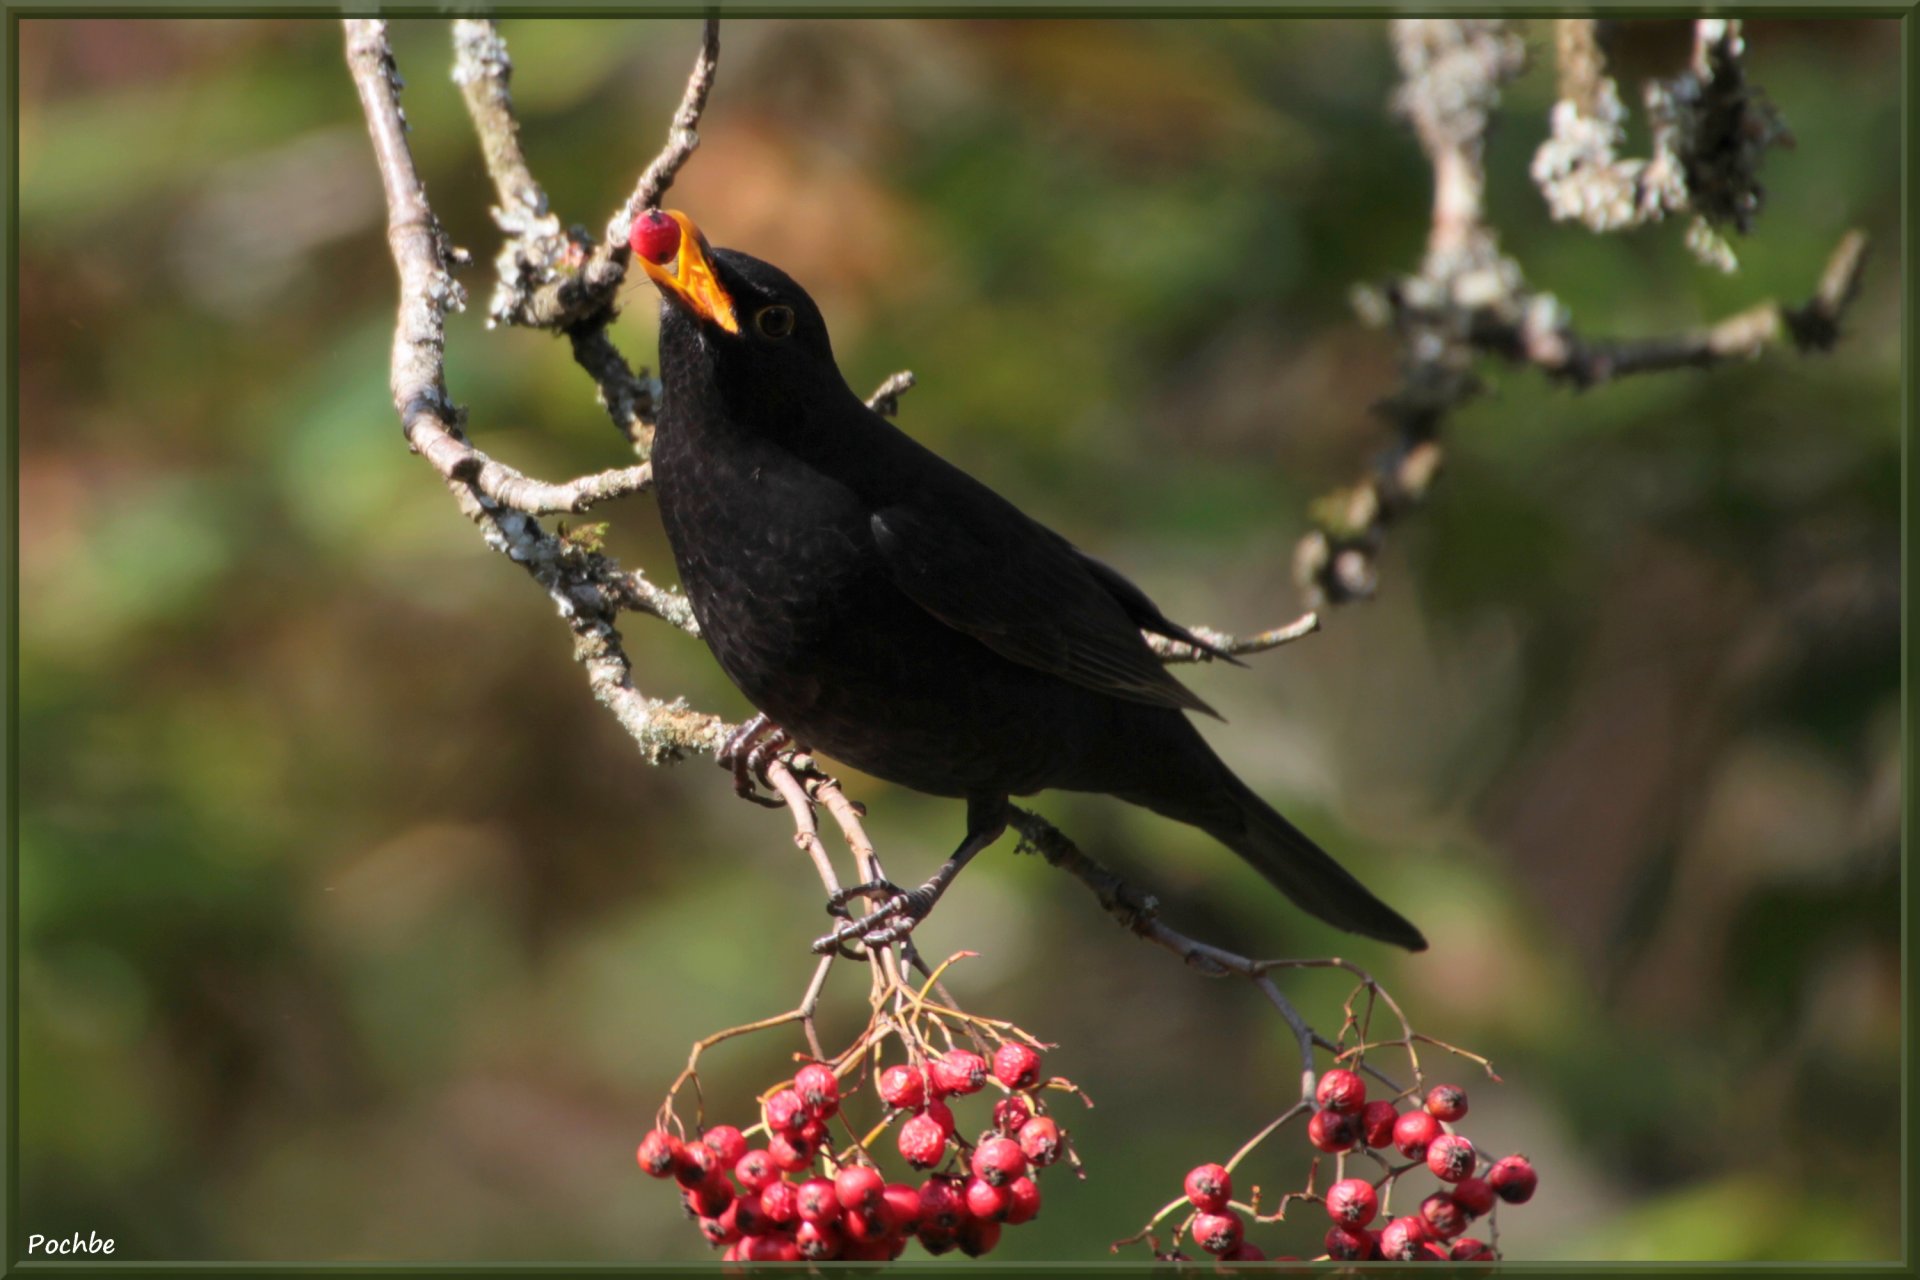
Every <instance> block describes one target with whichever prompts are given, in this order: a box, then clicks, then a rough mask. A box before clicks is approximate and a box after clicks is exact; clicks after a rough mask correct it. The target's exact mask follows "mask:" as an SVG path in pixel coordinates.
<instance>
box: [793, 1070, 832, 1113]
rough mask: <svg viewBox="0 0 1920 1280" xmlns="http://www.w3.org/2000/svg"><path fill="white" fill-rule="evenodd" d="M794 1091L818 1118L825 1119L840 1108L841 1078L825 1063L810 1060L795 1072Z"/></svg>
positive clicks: (808, 1110)
mask: <svg viewBox="0 0 1920 1280" xmlns="http://www.w3.org/2000/svg"><path fill="white" fill-rule="evenodd" d="M793 1091H794V1092H795V1093H797V1094H799V1095H800V1101H801V1102H802V1103H804V1104H806V1108H807V1112H808V1114H810V1115H812V1116H813V1117H814V1119H816V1120H825V1119H826V1118H827V1117H828V1116H831V1115H832V1114H833V1113H834V1112H836V1111H838V1110H839V1109H840V1078H839V1077H838V1076H836V1075H834V1074H833V1068H832V1067H829V1066H827V1065H826V1064H824V1063H820V1062H810V1063H808V1064H807V1065H806V1066H804V1067H802V1068H800V1070H799V1071H797V1072H796V1073H794V1077H793Z"/></svg>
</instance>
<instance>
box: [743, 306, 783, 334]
mask: <svg viewBox="0 0 1920 1280" xmlns="http://www.w3.org/2000/svg"><path fill="white" fill-rule="evenodd" d="M753 327H754V328H756V329H758V330H759V331H760V334H761V336H762V337H766V338H784V337H786V336H787V335H788V334H790V333H792V332H793V308H792V307H784V306H772V307H762V308H760V309H759V310H758V311H756V312H754V313H753Z"/></svg>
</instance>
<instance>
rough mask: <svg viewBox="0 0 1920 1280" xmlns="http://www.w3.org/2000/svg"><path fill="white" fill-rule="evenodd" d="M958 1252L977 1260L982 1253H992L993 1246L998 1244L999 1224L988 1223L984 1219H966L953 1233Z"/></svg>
mask: <svg viewBox="0 0 1920 1280" xmlns="http://www.w3.org/2000/svg"><path fill="white" fill-rule="evenodd" d="M955 1238H956V1239H957V1241H958V1242H959V1245H960V1252H962V1253H964V1254H966V1255H967V1256H968V1257H969V1258H977V1257H979V1256H980V1255H981V1254H984V1253H992V1252H993V1246H995V1245H997V1244H999V1243H1000V1224H999V1223H997V1222H989V1221H988V1220H986V1219H985V1218H968V1219H967V1220H966V1221H965V1222H963V1223H961V1224H960V1230H959V1231H958V1232H957V1233H955Z"/></svg>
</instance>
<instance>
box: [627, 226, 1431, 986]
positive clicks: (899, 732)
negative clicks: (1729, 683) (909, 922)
mask: <svg viewBox="0 0 1920 1280" xmlns="http://www.w3.org/2000/svg"><path fill="white" fill-rule="evenodd" d="M668 216H670V217H672V218H674V219H675V220H676V221H677V222H679V223H680V224H681V226H682V227H683V228H684V230H685V235H684V238H683V239H682V240H680V241H679V242H678V252H677V255H676V256H675V258H674V259H673V261H672V265H671V267H669V266H667V265H662V264H659V263H656V262H652V261H643V265H644V267H645V269H646V270H647V272H648V274H649V275H650V276H651V277H652V278H653V279H654V281H655V283H656V284H657V285H659V287H660V289H661V292H662V294H663V296H664V299H665V302H664V305H663V308H662V320H661V333H660V365H661V379H662V383H663V397H662V400H661V404H660V413H659V422H658V428H657V431H656V434H655V438H654V450H653V466H654V479H655V492H656V494H657V497H658V501H659V506H660V514H661V519H662V521H663V523H664V524H665V527H666V533H667V537H668V540H669V541H670V542H671V544H672V547H673V552H674V558H675V560H676V562H677V564H678V566H679V571H680V578H681V582H682V584H683V586H684V588H685V590H686V593H687V596H688V598H689V600H690V601H691V603H692V606H693V611H694V616H695V617H696V618H697V619H698V620H699V622H700V628H701V634H702V635H703V636H704V638H705V639H706V642H707V644H708V645H709V646H710V647H711V649H712V651H713V654H714V656H715V657H716V658H717V659H718V660H719V662H720V665H721V667H722V668H723V669H724V670H725V671H726V673H727V675H728V677H729V678H730V679H732V681H733V682H734V684H736V685H737V686H738V687H739V688H740V690H741V692H742V693H744V694H745V695H746V697H747V699H748V700H749V701H750V702H752V703H753V705H754V706H755V707H757V708H759V710H760V711H761V712H762V713H764V715H765V716H766V717H768V718H769V719H770V720H771V721H772V722H773V723H775V724H777V725H779V726H780V727H782V728H784V729H785V730H786V731H787V732H788V733H789V734H790V735H791V736H792V737H793V739H794V740H796V741H798V742H800V743H803V744H805V745H806V746H807V747H809V748H810V749H812V750H814V751H817V752H819V753H821V754H823V755H825V756H828V757H831V758H832V759H835V760H838V761H841V762H842V763H844V764H848V765H852V766H853V767H855V768H858V769H861V770H864V771H865V772H867V773H870V774H873V775H874V776H876V777H880V778H884V779H887V780H889V781H891V782H895V783H898V784H900V785H902V786H907V787H911V788H913V789H915V790H917V791H923V792H929V793H931V794H934V795H941V796H953V797H958V798H962V799H965V800H966V801H967V802H968V833H967V840H966V842H964V843H963V844H962V846H961V848H960V849H959V850H958V851H957V852H956V854H955V855H954V858H953V859H952V860H950V861H949V863H948V865H947V867H945V868H943V869H942V875H941V876H936V877H935V880H934V881H933V882H930V884H929V885H928V886H927V887H926V889H925V890H924V891H922V892H920V893H918V894H916V895H910V900H908V901H906V902H903V903H900V904H897V906H898V907H899V908H900V909H901V910H902V911H903V914H905V915H907V916H914V915H918V914H921V913H923V912H924V910H925V909H926V907H927V906H928V905H930V903H931V900H932V898H934V897H937V896H938V894H939V892H940V891H941V890H942V889H944V887H945V884H946V882H947V881H948V880H950V879H951V876H952V873H953V872H955V871H957V870H958V867H959V865H960V864H963V863H964V862H965V861H966V860H967V858H969V857H971V856H972V855H973V854H974V853H975V852H978V850H979V849H980V848H983V847H985V846H986V845H987V844H990V843H991V842H992V841H993V840H994V839H996V838H997V837H998V836H999V835H1000V834H1001V832H1002V831H1003V830H1004V828H1005V823H1006V805H1007V798H1008V797H1009V796H1014V795H1026V794H1030V793H1033V792H1036V791H1041V790H1046V789H1049V788H1059V789H1063V790H1070V791H1091V792H1105V793H1108V794H1111V795H1115V796H1118V797H1120V798H1121V799H1123V800H1127V801H1130V802H1132V803H1134V804H1138V805H1143V806H1145V807H1146V808H1148V809H1151V810H1153V811H1154V812H1156V813H1160V814H1164V815H1165V816H1167V817H1170V818H1174V819H1177V820H1179V821H1181V822H1186V823H1190V824H1192V825H1194V826H1196V827H1199V828H1200V829H1202V830H1204V831H1206V832H1208V833H1209V834H1211V835H1212V836H1214V837H1215V838H1216V839H1218V840H1220V841H1221V842H1222V843H1223V844H1225V845H1226V846H1227V847H1228V848H1230V849H1232V850H1233V851H1234V852H1236V853H1238V854H1239V855H1240V856H1241V857H1243V858H1245V859H1246V860H1247V861H1248V862H1250V863H1251V864H1253V866H1254V867H1256V868H1257V869H1258V870H1259V871H1260V872H1261V873H1262V874H1263V875H1265V876H1266V878H1267V879H1268V880H1270V881H1271V882H1272V883H1273V884H1275V885H1276V886H1277V887H1279V888H1280V889H1281V890H1282V891H1283V892H1284V893H1285V894H1286V895H1287V896H1288V897H1289V898H1291V899H1292V900H1293V901H1294V902H1296V903H1297V904H1299V905H1300V906H1301V907H1303V908H1305V909H1306V910H1307V911H1310V912H1312V913H1313V914H1314V915H1316V916H1319V917H1320V918H1321V919H1323V920H1326V921H1327V922H1329V923H1331V924H1334V925H1336V926H1338V927H1340V928H1342V929H1346V930H1349V931H1351V932H1354V933H1359V934H1364V935H1366V936H1369V937H1373V938H1379V939H1382V940H1385V941H1388V942H1393V943H1397V944H1399V945H1401V946H1405V947H1410V948H1415V949H1418V948H1422V947H1424V946H1425V945H1426V943H1425V941H1424V939H1423V938H1422V937H1421V935H1420V932H1419V931H1418V930H1417V929H1416V928H1414V927H1413V925H1411V924H1409V923H1408V922H1407V921H1406V920H1405V919H1403V918H1402V917H1401V916H1400V915H1399V914H1398V913H1396V912H1395V911H1393V910H1392V909H1391V908H1390V907H1388V906H1386V905H1385V904H1384V903H1382V902H1381V901H1380V900H1379V899H1377V898H1376V897H1374V896H1373V895H1372V894H1371V893H1369V892H1368V891H1367V889H1366V888H1365V887H1363V886H1362V885H1361V884H1360V883H1359V882H1358V881H1357V880H1355V879H1354V878H1353V876H1351V875H1350V874H1349V873H1348V872H1347V871H1345V870H1344V869H1343V868H1341V867H1340V866H1339V864H1337V863H1336V862H1334V860H1333V859H1332V858H1330V857H1329V856H1328V855H1327V854H1326V853H1324V852H1322V851H1321V849H1320V848H1319V847H1318V846H1317V845H1315V844H1314V842H1313V841H1312V840H1311V839H1309V838H1308V837H1307V836H1306V835H1304V834H1302V833H1301V832H1300V831H1299V830H1298V829H1296V828H1295V827H1294V826H1293V825H1292V824H1291V823H1289V822H1288V821H1287V820H1286V819H1285V818H1283V817H1281V816H1280V815H1279V814H1278V813H1276V812H1275V811H1274V810H1273V809H1272V808H1271V807H1269V806H1268V805H1267V804H1266V803H1265V802H1263V801H1262V800H1261V799H1260V798H1259V797H1257V796H1255V795H1254V794H1253V793H1252V792H1251V791H1250V790H1248V789H1247V787H1246V786H1245V785H1243V784H1242V783H1241V782H1240V780H1239V779H1238V778H1237V777H1235V776H1234V774H1233V772H1232V771H1231V770H1230V769H1228V768H1227V766H1226V765H1225V764H1223V763H1222V762H1221V761H1220V759H1219V758H1218V757H1217V756H1216V755H1215V754H1214V752H1213V751H1212V749H1211V748H1210V747H1208V745H1207V744H1206V742H1205V740H1204V739H1202V738H1201V736H1200V734H1199V733H1198V732H1197V731H1196V730H1195V729H1194V727H1193V725H1192V724H1191V723H1189V721H1188V719H1187V716H1186V714H1185V713H1186V712H1188V711H1202V712H1209V713H1211V708H1209V707H1208V706H1207V705H1206V704H1205V703H1204V702H1203V701H1201V700H1200V698H1199V697H1197V696H1196V695H1195V694H1193V693H1192V692H1191V691H1190V690H1188V689H1187V688H1186V687H1185V686H1184V685H1183V684H1181V683H1180V681H1179V680H1177V679H1176V678H1175V677H1174V676H1173V675H1172V674H1171V673H1170V672H1169V671H1168V670H1167V669H1166V667H1165V666H1164V665H1163V664H1162V663H1161V662H1160V661H1159V660H1158V659H1157V657H1156V656H1155V655H1154V654H1153V652H1152V651H1151V650H1150V649H1149V648H1148V646H1147V644H1146V642H1145V640H1144V639H1143V638H1142V636H1141V631H1142V630H1143V629H1144V630H1146V631H1150V632H1154V633H1157V634H1159V635H1163V636H1169V637H1173V638H1176V639H1180V640H1184V641H1187V642H1189V643H1195V644H1198V643H1200V642H1199V641H1198V640H1196V638H1195V637H1194V636H1192V635H1191V634H1190V633H1188V632H1187V631H1186V629H1185V628H1183V627H1181V626H1180V625H1179V624H1177V623H1175V622H1173V621H1171V620H1170V619H1168V618H1167V617H1166V616H1165V615H1164V614H1163V613H1162V612H1161V611H1160V610H1159V609H1158V608H1157V607H1156V606H1155V605H1154V604H1153V602H1152V601H1151V600H1149V599H1148V598H1147V596H1146V594H1145V593H1144V592H1142V591H1141V590H1140V589H1139V588H1138V587H1136V586H1134V585H1133V584H1132V583H1130V582H1128V581H1127V580H1126V579H1125V578H1123V577H1122V576H1121V575H1120V574H1119V573H1117V572H1115V571H1114V570H1113V569H1111V568H1109V567H1108V566H1106V565H1104V564H1101V563H1100V562H1099V561H1097V560H1094V559H1093V558H1091V557H1089V556H1087V555H1085V554H1084V553H1082V552H1080V551H1079V550H1077V549H1076V548H1075V547H1073V546H1072V545H1071V544H1070V543H1069V542H1067V540H1066V539H1064V538H1062V537H1061V536H1060V535H1058V534H1056V533H1054V532H1053V531H1052V530H1050V529H1048V528H1046V527H1045V526H1043V525H1041V524H1039V523H1037V522H1035V521H1034V520H1032V519H1030V518H1029V517H1027V516H1026V515H1025V514H1023V513H1022V512H1021V511H1020V510H1018V509H1017V508H1016V507H1014V506H1013V505H1012V504H1011V503H1009V502H1008V501H1006V500H1005V499H1004V498H1002V497H1000V496H999V495H998V494H996V493H995V492H993V491H992V490H991V489H989V488H987V487H986V486H985V485H983V484H981V483H980V482H979V481H977V480H975V479H973V478H972V477H971V476H969V475H967V474H966V473H964V472H962V471H960V470H959V469H958V468H956V467H954V466H952V465H951V464H949V463H948V462H946V461H945V460H944V459H942V458H940V457H939V456H937V455H936V454H934V453H933V452H931V451H930V450H928V449H926V448H925V447H924V446H922V445H920V444H919V443H917V442H916V441H914V440H913V439H912V438H911V437H909V436H908V435H906V434H905V433H904V432H902V431H900V430H899V429H898V428H896V427H895V426H893V425H892V424H891V423H890V422H888V421H887V420H886V419H884V418H882V417H881V416H879V415H878V414H876V413H874V412H873V411H871V410H870V409H868V408H867V406H866V405H865V404H864V403H862V401H861V400H860V398H859V396H857V395H856V394H855V393H854V392H853V391H852V390H851V389H850V388H849V387H848V385H847V383H846V381H845V379H843V378H842V377H841V375H840V372H839V369H838V367H837V366H836V364H835V362H834V358H833V350H832V347H831V345H830V343H829V341H828V337H827V328H826V324H825V322H824V321H823V320H822V318H821V316H820V312H819V309H818V308H817V307H816V306H815V305H814V303H813V301H812V299H810V298H809V297H808V296H807V294H806V292H805V291H804V290H802V289H801V288H800V286H799V285H797V284H795V283H794V282H793V281H792V280H791V279H789V278H788V277H787V276H786V274H785V273H783V272H781V271H780V270H779V269H778V268H776V267H773V266H771V265H769V264H767V263H765V262H761V261H760V260H758V259H756V258H752V257H749V256H747V255H746V254H743V253H738V252H734V251H731V250H725V249H722V250H718V251H713V250H709V249H708V248H707V247H706V244H705V241H704V239H702V238H701V237H700V235H699V233H698V231H697V229H695V228H694V227H693V225H692V223H691V222H690V221H687V220H686V219H685V218H684V216H683V215H679V214H673V215H668ZM1202 647H1205V646H1202Z"/></svg>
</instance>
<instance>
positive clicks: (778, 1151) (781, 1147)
mask: <svg viewBox="0 0 1920 1280" xmlns="http://www.w3.org/2000/svg"><path fill="white" fill-rule="evenodd" d="M767 1159H769V1160H771V1161H773V1167H774V1168H776V1169H779V1170H781V1171H783V1172H785V1173H798V1172H800V1171H801V1170H802V1169H804V1168H806V1167H807V1166H808V1165H810V1164H812V1163H813V1144H812V1143H810V1142H808V1141H807V1140H806V1139H805V1138H789V1137H787V1135H785V1134H784V1133H778V1134H775V1135H774V1136H773V1138H772V1139H771V1140H770V1141H769V1142H768V1143H767Z"/></svg>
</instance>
